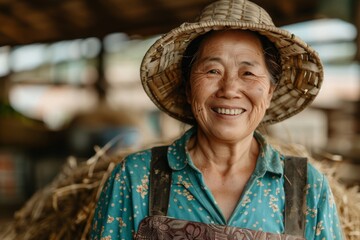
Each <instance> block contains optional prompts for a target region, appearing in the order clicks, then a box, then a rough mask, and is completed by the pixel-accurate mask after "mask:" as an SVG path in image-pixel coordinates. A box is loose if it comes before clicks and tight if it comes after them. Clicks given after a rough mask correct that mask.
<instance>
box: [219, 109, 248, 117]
mask: <svg viewBox="0 0 360 240" xmlns="http://www.w3.org/2000/svg"><path fill="white" fill-rule="evenodd" d="M213 110H214V111H215V112H217V113H219V114H223V115H232V116H235V115H240V114H242V113H243V112H245V109H242V108H236V109H234V108H232V109H229V108H213Z"/></svg>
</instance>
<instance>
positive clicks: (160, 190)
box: [149, 146, 171, 216]
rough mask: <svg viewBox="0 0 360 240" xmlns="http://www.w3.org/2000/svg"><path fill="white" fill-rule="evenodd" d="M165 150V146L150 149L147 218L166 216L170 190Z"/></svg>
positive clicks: (169, 176) (169, 170) (169, 175)
mask: <svg viewBox="0 0 360 240" xmlns="http://www.w3.org/2000/svg"><path fill="white" fill-rule="evenodd" d="M167 149H168V147H167V146H160V147H154V148H152V149H151V163H150V195H149V216H153V215H163V216H166V214H167V209H168V205H169V197H170V196H169V195H170V188H171V168H170V167H169V164H168V159H167Z"/></svg>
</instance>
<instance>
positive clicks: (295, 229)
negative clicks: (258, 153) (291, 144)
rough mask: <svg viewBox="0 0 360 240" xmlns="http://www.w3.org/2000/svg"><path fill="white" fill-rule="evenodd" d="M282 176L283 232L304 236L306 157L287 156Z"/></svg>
mask: <svg viewBox="0 0 360 240" xmlns="http://www.w3.org/2000/svg"><path fill="white" fill-rule="evenodd" d="M284 176H285V180H284V188H285V233H286V234H289V235H295V236H302V237H304V235H305V231H304V230H305V215H304V212H305V207H306V200H305V199H306V182H307V158H301V157H293V156H287V157H286V158H285V169H284Z"/></svg>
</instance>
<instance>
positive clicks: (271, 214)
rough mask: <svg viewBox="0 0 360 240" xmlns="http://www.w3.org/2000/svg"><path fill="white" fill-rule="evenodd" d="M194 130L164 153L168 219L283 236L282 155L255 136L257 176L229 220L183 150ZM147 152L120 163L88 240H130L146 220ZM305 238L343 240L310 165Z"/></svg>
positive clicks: (323, 183) (320, 178) (324, 184)
mask: <svg viewBox="0 0 360 240" xmlns="http://www.w3.org/2000/svg"><path fill="white" fill-rule="evenodd" d="M195 132H196V128H192V129H190V130H189V131H187V132H186V133H185V134H184V135H183V136H182V137H181V138H180V139H178V140H177V141H175V142H174V143H173V144H171V145H170V146H169V148H168V161H169V165H170V167H171V169H172V170H173V174H172V185H171V193H170V200H169V209H168V216H170V217H174V218H178V219H185V220H190V221H198V222H203V223H215V224H223V225H225V224H227V225H230V226H236V227H241V228H249V229H254V230H261V231H265V232H273V233H284V203H285V194H284V187H283V185H284V177H283V163H284V156H283V155H281V154H280V153H279V152H278V151H277V150H275V149H274V148H272V147H271V146H270V145H269V144H267V143H266V141H265V139H264V138H263V137H262V136H261V134H259V133H258V132H255V134H254V136H255V138H256V140H257V141H258V142H259V144H260V154H259V157H258V160H257V164H256V168H255V171H254V172H253V174H252V176H251V177H250V179H249V181H248V183H247V185H246V187H245V190H244V193H243V196H242V197H241V199H240V201H239V203H238V205H237V207H236V208H235V210H234V212H233V214H232V216H231V217H230V219H229V220H228V221H226V220H225V218H224V216H223V215H222V213H221V210H220V209H219V207H218V205H217V204H216V201H215V199H214V197H213V195H212V194H211V192H210V191H209V189H208V188H207V187H206V184H205V182H204V179H203V176H202V174H201V172H200V171H199V170H198V169H197V168H196V167H195V165H194V164H193V162H192V160H191V158H190V155H189V153H188V152H187V149H186V144H187V141H188V140H189V139H190V137H191V136H192V135H193V134H194V133H195ZM150 159H151V151H150V149H148V150H144V151H141V152H137V153H134V154H131V155H129V156H127V157H126V158H125V160H124V161H123V162H122V163H121V164H118V165H117V166H116V167H115V169H114V170H113V172H112V174H111V176H110V177H109V179H108V180H107V182H106V183H105V185H104V187H103V190H102V194H101V196H100V199H99V201H98V203H97V207H96V209H95V215H94V219H93V225H92V230H91V239H94V240H114V239H125V240H128V239H132V237H133V234H134V233H136V231H137V229H138V225H139V223H140V221H141V220H142V219H143V218H144V217H147V216H148V196H149V195H148V193H149V170H150V169H149V168H150ZM306 202H307V203H306V205H307V206H306V213H305V214H306V230H305V237H306V239H342V232H341V227H340V224H339V219H338V215H337V210H336V205H335V202H334V198H333V195H332V193H331V190H330V187H329V183H328V181H327V179H326V178H325V176H324V175H323V174H321V173H320V172H319V171H317V170H316V169H315V168H314V167H313V166H312V165H311V164H309V166H308V184H307V195H306Z"/></svg>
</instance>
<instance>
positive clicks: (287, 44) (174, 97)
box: [140, 21, 323, 125]
mask: <svg viewBox="0 0 360 240" xmlns="http://www.w3.org/2000/svg"><path fill="white" fill-rule="evenodd" d="M225 29H239V30H250V31H256V32H258V33H259V34H262V35H264V36H266V37H267V38H268V39H269V40H270V41H271V42H273V43H274V45H275V46H276V48H277V49H278V51H279V53H280V58H281V65H282V74H281V77H280V81H279V83H278V85H277V87H276V89H275V91H274V93H273V98H272V100H271V104H270V107H269V108H268V109H267V111H266V113H265V116H264V118H263V120H262V122H261V123H260V125H267V124H273V123H276V122H280V121H283V120H285V119H287V118H289V117H291V116H293V115H295V114H297V113H298V112H300V111H302V110H303V109H304V108H306V107H307V106H308V105H309V104H311V103H312V102H313V100H314V99H315V97H316V96H317V94H318V93H319V90H320V88H321V84H322V81H323V67H322V63H321V60H320V58H319V56H318V54H317V52H316V51H315V50H314V49H312V48H311V47H310V46H308V45H307V44H306V43H305V42H304V41H302V40H301V39H300V38H298V37H296V36H295V35H293V34H291V33H289V32H288V31H286V30H284V29H280V28H277V27H275V26H269V25H264V24H255V23H247V22H239V21H209V22H197V23H184V24H183V25H181V26H180V27H178V28H175V29H173V30H172V31H170V32H169V33H167V34H165V35H163V36H162V37H161V38H160V39H158V40H157V41H156V42H155V43H154V44H153V45H152V46H151V47H150V48H149V50H148V51H147V53H146V54H145V56H144V58H143V61H142V63H141V68H140V75H141V82H142V85H143V87H144V90H145V92H146V93H147V94H148V96H149V97H150V99H151V100H152V101H153V102H154V103H155V105H156V106H157V107H158V108H159V109H160V110H161V111H163V112H165V113H167V114H168V115H170V116H171V117H173V118H175V119H178V120H180V121H182V122H184V123H188V124H194V123H195V119H194V116H193V114H192V112H191V107H190V105H189V104H188V102H187V100H186V93H185V86H183V85H184V84H183V81H182V77H181V61H182V54H183V53H184V51H185V49H186V47H187V46H188V44H189V43H190V42H191V41H192V40H193V39H195V38H196V37H197V36H199V35H202V34H205V33H206V32H209V31H211V30H225Z"/></svg>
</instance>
